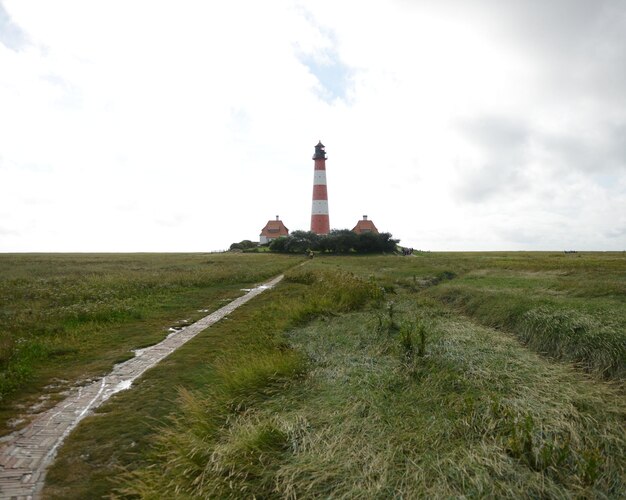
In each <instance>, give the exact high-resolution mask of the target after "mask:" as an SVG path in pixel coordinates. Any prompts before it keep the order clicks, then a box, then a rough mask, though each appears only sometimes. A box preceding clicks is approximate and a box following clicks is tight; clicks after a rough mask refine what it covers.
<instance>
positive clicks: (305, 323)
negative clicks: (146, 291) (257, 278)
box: [44, 253, 626, 498]
mask: <svg viewBox="0 0 626 500" xmlns="http://www.w3.org/2000/svg"><path fill="white" fill-rule="evenodd" d="M212 257H213V256H211V258H212ZM241 257H243V256H241V255H239V256H234V259H235V261H236V259H238V258H241ZM254 257H260V258H261V259H263V258H268V259H272V258H273V257H272V256H267V255H265V256H254ZM172 258H173V257H172ZM229 262H230V261H229ZM290 262H293V261H290ZM281 265H283V263H281ZM625 285H626V256H625V255H624V254H622V253H613V254H609V253H607V254H604V253H602V254H600V253H598V254H567V255H565V254H557V253H555V254H549V253H530V254H526V253H488V254H435V253H433V254H430V253H424V254H419V255H417V256H416V257H396V256H370V257H325V258H315V259H314V260H313V261H309V262H307V263H306V265H305V266H304V267H303V268H300V269H298V270H297V271H296V270H293V271H290V272H289V273H288V278H287V279H286V281H285V282H284V283H282V284H280V285H279V286H278V287H277V288H275V289H273V290H271V291H269V292H266V293H265V294H263V295H261V296H260V297H258V298H256V299H255V300H254V301H252V302H250V303H248V304H246V305H245V306H243V307H242V308H241V309H239V310H237V311H236V312H235V313H233V314H232V315H231V316H230V317H229V319H228V320H226V321H223V322H220V323H218V324H216V325H214V326H213V327H212V328H210V329H209V330H207V331H205V332H203V333H201V334H200V335H198V336H197V337H196V338H195V339H193V340H192V341H190V342H189V343H188V344H186V345H185V346H183V348H181V349H180V350H179V351H177V352H176V353H174V354H173V355H171V356H170V357H169V358H167V359H166V360H165V361H164V362H163V363H161V364H160V365H159V366H157V367H156V368H154V369H152V370H150V371H149V372H147V373H146V374H145V375H144V376H143V377H142V378H141V379H140V380H139V381H138V382H137V383H136V384H135V385H136V387H135V388H134V389H133V390H131V391H126V392H122V393H119V394H117V395H116V396H115V397H113V398H112V399H111V400H110V401H109V402H108V403H106V404H105V405H103V406H102V407H101V408H100V409H99V410H98V413H97V414H96V415H94V416H92V417H89V418H87V419H85V420H84V421H83V422H82V423H81V425H79V427H78V429H77V430H76V431H75V432H74V433H73V434H72V435H71V436H70V438H69V439H68V440H67V442H66V444H65V445H64V447H63V448H62V449H61V451H60V454H59V457H58V459H57V461H56V463H55V464H54V466H53V467H52V468H51V470H50V472H49V474H48V479H47V487H46V490H45V491H44V496H45V497H46V498H98V497H101V496H102V495H110V494H111V493H112V492H116V494H117V495H120V496H124V497H142V498H163V497H168V498H189V497H208V498H213V497H217V498H240V497H250V496H252V495H253V494H254V495H256V496H257V497H258V498H272V497H276V498H318V497H329V496H334V497H349V498H357V497H359V498H361V497H365V498H388V497H394V496H395V497H405V498H412V497H416V496H420V497H431V496H433V497H458V496H461V495H467V496H472V497H475V496H491V497H500V496H507V497H549V498H571V497H582V498H614V497H620V496H624V494H625V493H626V458H625V457H626V438H625V437H624V424H625V423H626V392H625V391H624V364H626V359H625V358H624V352H623V350H620V349H623V347H624V345H625V344H626V333H625V329H624V325H625V324H626V322H625V321H624V305H625V304H624V297H625V294H624V291H625ZM218 288H219V286H218ZM208 290H213V288H211V287H209V288H208ZM194 307H195V306H194ZM138 321H139V322H141V321H143V320H141V319H140V320H138ZM167 324H168V323H165V325H167ZM587 337H592V338H593V342H590V341H589V339H588V338H587ZM123 471H126V472H123Z"/></svg>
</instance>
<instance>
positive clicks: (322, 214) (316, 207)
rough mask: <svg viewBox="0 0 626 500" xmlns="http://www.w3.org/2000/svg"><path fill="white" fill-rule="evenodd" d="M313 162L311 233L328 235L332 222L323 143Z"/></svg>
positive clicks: (317, 147)
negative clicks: (330, 220)
mask: <svg viewBox="0 0 626 500" xmlns="http://www.w3.org/2000/svg"><path fill="white" fill-rule="evenodd" d="M313 160H314V161H315V167H314V171H313V206H312V208H311V231H312V232H314V233H316V234H328V233H329V232H330V222H329V218H328V191H327V189H326V151H324V145H323V144H322V141H319V142H318V143H317V146H315V154H314V155H313Z"/></svg>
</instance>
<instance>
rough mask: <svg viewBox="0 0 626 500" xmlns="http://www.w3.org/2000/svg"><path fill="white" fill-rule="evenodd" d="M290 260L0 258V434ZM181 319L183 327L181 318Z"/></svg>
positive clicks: (224, 257)
mask: <svg viewBox="0 0 626 500" xmlns="http://www.w3.org/2000/svg"><path fill="white" fill-rule="evenodd" d="M296 262H298V259H297V258H291V259H290V258H289V257H286V256H278V255H271V256H270V255H266V256H261V255H252V254H250V255H248V254H246V255H228V254H186V255H176V254H126V255H112V254H101V255H94V254H76V255H71V254H57V255H55V254H52V255H51V254H45V255H44V254H41V255H38V254H19V255H11V254H2V255H0V434H3V433H6V432H8V431H10V430H13V429H14V428H15V427H16V426H17V427H19V425H20V424H22V425H23V423H24V422H25V420H23V419H21V418H18V415H19V414H23V413H24V412H25V410H27V408H28V407H34V408H35V409H43V408H45V407H46V406H47V405H49V404H51V403H52V402H54V401H55V400H57V399H58V398H60V397H62V395H63V393H64V391H65V390H67V389H68V387H70V386H72V385H73V384H75V383H77V382H80V381H85V380H89V379H90V378H91V377H94V376H98V375H102V374H103V373H106V372H107V371H109V370H110V368H111V367H112V366H113V364H115V363H117V362H120V361H123V360H125V359H128V358H129V357H132V356H133V353H132V352H131V350H132V349H135V348H138V347H145V346H147V345H150V344H154V343H156V342H158V341H160V340H161V339H163V338H164V337H165V335H167V333H168V328H170V327H178V326H181V325H183V324H185V322H189V321H193V320H194V319H197V318H199V317H202V316H205V315H206V314H207V312H202V311H212V310H214V309H217V308H218V307H219V306H221V305H222V304H223V302H222V301H224V300H229V299H232V298H233V297H235V296H238V295H241V293H242V292H241V291H240V288H242V287H244V286H248V285H250V284H251V283H255V282H259V281H261V280H264V279H266V278H268V277H270V276H275V275H277V274H279V273H280V272H281V271H283V270H285V269H286V268H288V267H289V266H291V265H294V264H295V263H296ZM185 320H186V321H185Z"/></svg>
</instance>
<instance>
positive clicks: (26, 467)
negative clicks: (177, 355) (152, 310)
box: [0, 275, 283, 500]
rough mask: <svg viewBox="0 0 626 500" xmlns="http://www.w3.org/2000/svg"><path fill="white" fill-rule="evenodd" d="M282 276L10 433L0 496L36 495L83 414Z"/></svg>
mask: <svg viewBox="0 0 626 500" xmlns="http://www.w3.org/2000/svg"><path fill="white" fill-rule="evenodd" d="M282 278H283V276H282V275H281V276H278V277H277V278H274V279H273V280H271V281H269V282H267V283H265V284H264V285H261V286H259V287H257V288H253V289H252V290H250V291H248V293H246V294H245V295H243V296H242V297H239V298H237V299H235V300H233V301H232V302H230V303H229V304H227V305H225V306H224V307H222V308H221V309H219V310H217V311H215V312H214V313H212V314H209V315H208V316H206V317H204V318H202V319H201V320H199V321H197V322H196V323H194V324H192V325H189V326H188V327H186V328H184V329H182V330H180V331H178V332H175V333H172V334H171V335H169V336H168V337H167V338H166V339H165V340H163V341H162V342H161V343H159V344H156V345H154V346H151V347H147V348H146V349H141V350H139V351H137V352H136V356H135V357H134V358H133V359H130V360H128V361H125V362H124V363H120V364H118V365H115V367H114V368H113V371H112V372H111V373H109V374H108V375H107V376H105V377H102V378H101V379H98V380H96V381H95V382H92V383H91V384H89V385H86V386H84V387H79V388H76V389H75V390H74V392H73V393H72V394H71V395H70V396H68V397H67V399H65V400H64V401H62V402H60V403H59V404H57V405H56V406H55V407H54V408H51V409H50V410H48V411H46V412H44V413H41V414H40V415H38V416H37V417H36V418H35V420H34V421H33V422H32V423H31V424H30V425H29V426H28V427H26V428H24V429H22V430H20V431H18V432H16V433H14V434H12V435H11V436H9V438H8V439H6V438H5V440H4V441H5V442H4V443H3V444H2V447H1V448H0V498H2V499H16V500H18V499H19V500H21V499H35V498H38V497H39V496H40V495H39V494H40V492H41V490H42V488H43V484H44V479H45V475H46V468H47V467H48V466H49V465H50V464H51V463H52V460H53V459H54V457H55V455H56V452H57V450H58V448H59V446H60V445H61V443H62V442H63V440H64V439H65V438H66V437H67V436H68V435H69V433H70V432H72V429H74V428H75V427H76V425H77V424H78V422H80V421H81V420H82V419H83V418H84V417H86V416H87V415H89V413H90V412H91V411H92V410H93V409H94V408H97V407H98V406H99V405H101V404H102V403H103V402H104V401H106V400H107V399H108V398H109V397H111V395H113V394H115V393H116V392H119V391H121V390H124V389H128V388H130V386H131V384H132V382H133V380H135V379H136V378H137V377H139V376H141V375H142V374H143V373H144V372H145V371H146V370H148V369H149V368H152V367H153V366H154V365H156V364H157V363H158V362H159V361H161V360H162V359H163V358H165V357H166V356H168V355H169V354H171V353H172V352H174V351H175V350H176V349H178V348H179V347H180V346H181V345H183V344H184V343H185V342H187V341H188V340H190V339H192V338H193V337H195V336H196V335H197V334H198V333H200V332H201V331H202V330H204V329H206V328H208V327H209V326H211V325H212V324H213V323H216V322H217V321H219V320H220V319H222V318H223V317H224V316H226V315H228V314H229V313H231V312H232V311H234V310H235V309H237V308H238V307H239V306H240V305H242V304H245V303H246V302H248V301H249V300H250V299H252V298H253V297H255V296H257V295H259V294H260V293H262V292H263V291H264V290H266V289H268V288H271V287H273V286H274V285H276V284H277V283H278V282H279V281H280V280H281V279H282Z"/></svg>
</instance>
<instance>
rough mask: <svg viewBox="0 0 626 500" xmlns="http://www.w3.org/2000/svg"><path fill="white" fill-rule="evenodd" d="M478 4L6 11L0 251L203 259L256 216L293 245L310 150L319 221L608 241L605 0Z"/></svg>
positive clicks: (248, 231)
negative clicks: (323, 160) (320, 191)
mask: <svg viewBox="0 0 626 500" xmlns="http://www.w3.org/2000/svg"><path fill="white" fill-rule="evenodd" d="M487 4H488V5H487ZM492 7H493V4H492V3H488V2H484V1H478V0H473V1H465V2H459V1H454V0H449V1H446V2H434V1H426V0H424V1H421V2H411V3H408V2H401V1H394V2H385V3H382V2H373V1H366V2H341V3H337V2H330V1H326V0H324V1H319V2H315V4H310V3H306V2H299V3H296V2H289V1H286V0H285V1H279V0H272V1H268V2H251V1H235V2H229V3H224V2H221V3H218V4H216V3H207V2H192V1H183V2H176V3H174V2H165V1H157V2H147V1H146V2H141V1H140V2H130V3H129V2H121V1H112V2H85V1H57V2H45V1H34V0H25V1H19V2H18V1H6V2H4V10H5V11H6V15H5V17H4V18H2V19H0V21H1V22H2V23H4V24H1V23H0V29H3V26H10V27H11V28H10V29H11V38H7V36H0V68H1V69H2V70H1V71H0V109H2V110H3V111H2V114H1V115H0V137H2V142H1V143H0V189H2V195H3V196H2V197H1V198H0V227H2V228H3V231H2V232H0V251H28V250H33V251H35V250H43V251H45V250H56V251H71V250H82V251H89V250H94V251H96V250H110V251H116V250H117V251H125V250H154V251H159V250H163V251H166V250H172V251H173V250H179V251H185V250H189V251H194V250H211V249H221V248H227V247H228V245H229V244H230V243H231V242H232V241H238V240H241V239H244V238H245V239H256V238H257V237H258V233H259V232H260V229H261V227H263V225H264V224H265V222H266V221H267V220H268V219H270V218H273V217H274V215H276V214H279V215H280V216H281V218H282V219H283V220H284V222H285V223H286V225H287V226H288V227H289V228H290V229H292V230H293V229H307V228H308V224H309V217H310V212H309V211H310V197H311V183H312V161H311V160H310V157H311V155H312V153H313V145H314V144H315V143H316V142H317V140H318V139H322V141H323V142H324V143H325V144H326V146H327V151H328V156H329V160H328V163H327V167H328V180H329V187H328V189H329V197H330V210H331V214H330V217H331V226H333V227H341V228H343V227H352V226H353V225H354V223H355V222H356V220H357V219H358V218H360V217H361V215H363V214H368V215H369V216H370V217H371V218H372V219H373V220H374V221H375V223H376V224H377V226H378V227H379V228H380V229H381V230H387V231H390V232H392V233H393V234H394V236H395V237H398V238H401V239H402V241H403V243H406V244H407V245H411V246H414V247H416V248H424V249H429V248H430V249H433V250H436V249H457V250H462V249H468V250H472V249H508V248H511V249H534V248H536V249H544V248H558V249H561V248H582V247H585V248H597V249H609V248H613V249H623V248H625V247H626V236H624V234H623V232H620V231H621V228H623V227H626V220H624V217H625V216H624V215H622V214H626V188H625V186H626V147H625V142H624V134H623V131H624V130H625V129H626V106H624V104H626V100H625V99H624V97H625V94H624V92H623V88H626V87H625V86H620V83H626V70H625V68H624V65H623V58H622V56H624V55H626V47H625V45H626V44H625V43H624V39H623V36H621V33H623V30H624V29H625V28H626V26H624V24H626V20H625V8H624V6H623V4H622V3H621V2H618V1H602V2H597V3H594V4H593V6H590V4H589V3H588V2H574V5H573V6H570V3H564V2H555V3H554V5H552V6H551V7H550V8H549V9H548V12H547V13H546V15H545V16H543V15H541V16H540V15H539V14H538V12H539V11H540V10H541V12H543V11H544V10H545V9H539V7H538V4H536V3H535V2H521V1H516V2H507V3H506V4H502V5H500V4H499V5H498V7H497V8H492ZM5 18H6V19H5ZM531 28H532V30H533V31H532V35H533V36H532V37H530V36H529V34H530V32H528V29H531ZM7 40H10V41H9V42H7ZM15 40H19V43H17V42H15ZM620 61H621V62H620ZM581 207H582V208H581Z"/></svg>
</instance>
